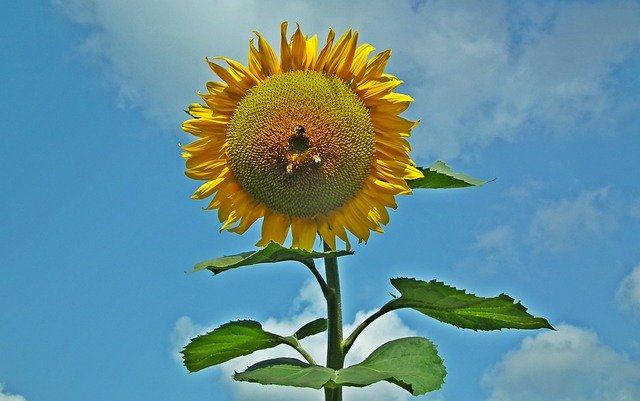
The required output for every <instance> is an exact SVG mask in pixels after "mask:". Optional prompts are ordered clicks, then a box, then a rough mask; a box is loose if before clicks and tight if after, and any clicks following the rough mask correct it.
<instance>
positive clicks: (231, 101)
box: [182, 22, 422, 250]
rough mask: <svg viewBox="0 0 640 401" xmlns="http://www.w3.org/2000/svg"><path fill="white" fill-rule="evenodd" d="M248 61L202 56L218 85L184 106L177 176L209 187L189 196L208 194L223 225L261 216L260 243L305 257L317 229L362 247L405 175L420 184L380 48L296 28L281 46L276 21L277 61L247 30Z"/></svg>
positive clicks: (405, 190)
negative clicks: (182, 173)
mask: <svg viewBox="0 0 640 401" xmlns="http://www.w3.org/2000/svg"><path fill="white" fill-rule="evenodd" d="M256 36H257V39H258V46H257V48H256V46H255V45H254V42H253V40H251V41H250V42H249V66H248V67H245V66H243V65H242V64H240V63H238V62H236V61H233V60H230V59H227V58H225V57H216V58H215V59H214V60H216V61H217V60H221V61H223V62H225V63H226V64H227V65H228V67H227V68H225V67H222V66H220V65H218V64H216V63H215V62H212V61H210V60H208V59H207V62H208V63H209V66H210V67H211V69H212V70H213V72H214V73H215V74H216V75H217V76H218V77H220V79H221V80H222V81H223V82H208V83H207V89H208V93H206V94H200V96H201V97H202V99H203V100H204V102H205V104H204V105H201V104H192V105H190V106H189V111H188V112H189V114H190V115H191V116H192V117H193V119H190V120H187V121H185V122H184V123H183V124H182V129H183V130H185V131H187V132H189V133H191V134H193V135H195V136H197V137H199V138H200V139H198V140H196V141H195V142H193V143H191V144H189V145H186V146H183V149H184V151H185V153H184V154H183V156H184V157H185V158H186V167H187V170H186V175H187V176H189V177H190V178H193V179H196V180H204V181H206V182H205V183H204V184H203V185H202V186H201V187H200V188H198V190H197V191H196V192H195V193H194V194H193V196H192V197H193V198H194V199H204V198H207V197H209V196H212V195H213V200H212V201H211V203H210V204H209V206H208V207H207V209H218V217H219V219H220V222H221V223H223V225H222V228H221V229H220V231H222V230H224V229H227V230H229V231H233V232H236V233H239V234H242V233H244V232H245V231H246V230H247V229H248V228H249V227H250V226H251V225H252V224H253V223H255V222H256V221H257V220H258V219H260V218H263V221H262V238H261V239H260V241H258V243H257V244H256V245H259V246H264V245H266V244H268V243H269V242H270V241H275V242H277V243H279V244H282V243H283V242H284V241H285V239H286V237H287V235H288V233H289V230H291V236H292V240H293V246H294V247H297V248H302V249H306V250H310V249H312V248H313V245H314V242H315V239H316V236H317V234H320V236H321V237H322V239H323V240H324V241H325V242H326V243H327V244H328V245H329V246H330V247H331V249H336V237H338V238H340V239H341V240H342V241H344V242H345V244H346V246H347V248H349V247H350V244H349V238H348V237H347V231H349V232H351V233H352V234H353V235H354V236H355V237H357V238H358V240H359V241H367V240H368V238H369V233H370V231H377V232H382V228H381V224H387V223H388V221H389V214H388V213H387V210H386V208H394V209H395V208H396V203H395V199H394V196H395V195H399V194H409V193H411V190H410V188H409V187H408V186H407V183H406V181H405V180H408V179H415V178H420V177H422V173H421V172H420V171H419V170H418V169H416V168H415V164H414V163H413V161H412V160H411V159H410V158H409V155H408V152H409V150H410V148H409V144H408V142H407V140H406V138H407V137H408V136H409V134H410V131H411V129H412V128H413V127H415V126H416V125H417V122H414V121H409V120H407V119H404V118H402V117H400V116H399V114H400V113H402V112H403V111H404V110H406V109H407V107H408V106H409V104H410V103H411V102H412V101H413V99H412V98H411V97H409V96H407V95H403V94H399V93H394V92H393V90H394V89H395V88H396V87H397V86H398V85H400V84H401V83H402V81H400V80H399V79H397V78H396V77H394V76H392V75H389V74H385V73H384V68H385V66H386V64H387V61H388V60H389V57H390V56H391V51H390V50H387V51H384V52H382V53H379V54H377V55H376V56H374V57H373V58H371V59H369V55H370V54H371V52H372V51H373V50H374V48H373V47H372V46H371V45H369V44H363V45H360V46H357V41H358V33H357V32H352V31H351V30H348V31H347V32H345V33H344V35H342V37H341V38H340V39H338V41H337V42H336V43H335V46H334V38H335V33H334V32H333V30H330V31H329V35H328V37H327V41H326V44H325V45H324V47H323V48H322V49H320V51H319V52H318V38H317V36H313V37H311V38H307V37H306V36H305V35H303V34H302V32H301V30H300V27H299V26H298V28H297V29H296V31H295V33H294V34H293V37H292V38H291V40H288V39H287V23H286V22H285V23H283V24H282V26H281V44H280V59H278V57H277V56H276V54H275V52H274V51H273V49H272V48H271V46H270V45H269V44H268V43H267V42H266V41H265V40H264V38H262V36H260V34H258V33H256Z"/></svg>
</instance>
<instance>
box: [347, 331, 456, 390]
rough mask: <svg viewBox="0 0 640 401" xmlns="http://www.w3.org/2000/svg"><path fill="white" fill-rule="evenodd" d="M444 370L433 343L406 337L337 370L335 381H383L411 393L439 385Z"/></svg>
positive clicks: (360, 384) (350, 383) (352, 383)
mask: <svg viewBox="0 0 640 401" xmlns="http://www.w3.org/2000/svg"><path fill="white" fill-rule="evenodd" d="M446 374H447V372H446V369H445V367H444V364H443V361H442V358H440V357H439V356H438V352H437V350H436V347H435V346H434V345H433V343H432V342H431V341H429V340H427V339H426V338H421V337H408V338H400V339H397V340H393V341H389V342H388V343H385V344H383V345H381V346H380V347H379V348H378V349H376V350H375V351H373V352H372V353H371V355H369V356H368V357H367V359H365V360H364V361H362V362H360V363H358V364H356V365H353V366H349V367H348V368H344V369H340V370H339V371H338V374H337V377H336V379H335V383H336V384H337V385H342V386H355V387H363V386H368V385H370V384H373V383H376V382H379V381H382V380H386V381H388V382H390V383H393V384H396V385H398V386H400V387H402V388H403V389H405V390H407V391H408V392H410V393H411V394H413V395H421V394H425V393H427V392H429V391H434V390H437V389H439V388H440V386H442V383H444V377H445V376H446Z"/></svg>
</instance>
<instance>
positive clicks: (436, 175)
mask: <svg viewBox="0 0 640 401" xmlns="http://www.w3.org/2000/svg"><path fill="white" fill-rule="evenodd" d="M418 170H420V171H421V172H422V174H424V177H423V178H417V179H415V180H407V184H408V185H409V188H411V189H418V188H431V189H435V188H463V187H473V186H478V185H484V184H486V183H487V182H489V181H482V180H478V179H476V178H471V177H469V176H468V175H465V174H462V173H454V172H453V171H452V170H451V168H450V167H449V166H447V165H446V164H444V163H443V162H441V161H437V162H435V163H433V164H432V165H431V166H429V167H428V168H424V167H418Z"/></svg>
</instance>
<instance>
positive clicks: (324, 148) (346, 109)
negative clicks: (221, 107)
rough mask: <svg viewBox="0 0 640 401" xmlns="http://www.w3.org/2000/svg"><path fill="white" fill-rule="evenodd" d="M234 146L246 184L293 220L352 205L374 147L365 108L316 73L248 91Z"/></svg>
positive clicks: (280, 78) (232, 135) (233, 129)
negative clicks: (348, 202) (350, 200)
mask: <svg viewBox="0 0 640 401" xmlns="http://www.w3.org/2000/svg"><path fill="white" fill-rule="evenodd" d="M228 141H229V149H228V151H227V154H228V155H229V162H230V164H231V170H232V171H233V173H234V174H235V176H236V179H237V180H238V182H239V183H240V185H242V187H243V188H244V189H245V190H246V191H247V192H249V193H250V194H251V195H252V196H253V197H254V198H255V199H256V200H257V201H259V202H262V203H264V204H265V205H266V206H267V207H269V208H271V209H274V210H276V211H278V212H280V213H283V214H286V215H289V216H293V217H314V216H317V215H320V214H327V213H329V212H331V211H332V210H335V209H337V208H339V207H340V206H343V205H344V204H345V203H346V202H347V201H348V200H349V199H351V198H352V197H353V196H354V195H355V194H356V193H357V192H358V191H359V190H360V189H361V188H362V183H363V182H364V180H365V178H366V177H367V175H368V174H369V171H370V169H371V161H372V159H373V152H374V144H375V140H374V134H373V126H372V124H371V120H370V118H369V112H368V111H367V109H366V107H365V106H364V104H363V103H362V101H360V99H359V98H358V97H357V96H356V95H355V94H354V93H353V91H352V90H351V89H350V88H349V87H348V86H347V85H346V84H345V83H344V82H343V81H342V80H340V79H338V78H336V77H327V76H326V75H324V74H320V73H317V72H313V71H293V72H288V73H285V74H282V75H276V76H273V77H271V78H269V79H268V80H267V81H265V82H264V83H262V84H261V85H259V86H256V87H254V88H252V89H251V90H249V91H248V92H247V94H246V96H245V97H244V98H243V99H242V100H241V101H240V103H239V104H238V108H237V109H236V111H235V113H234V115H233V118H232V119H231V124H230V125H229V139H228Z"/></svg>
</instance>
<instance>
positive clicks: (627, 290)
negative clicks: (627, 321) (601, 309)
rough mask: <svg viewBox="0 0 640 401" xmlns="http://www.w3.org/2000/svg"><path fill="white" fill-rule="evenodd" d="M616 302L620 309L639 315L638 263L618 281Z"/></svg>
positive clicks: (639, 286) (639, 269)
mask: <svg viewBox="0 0 640 401" xmlns="http://www.w3.org/2000/svg"><path fill="white" fill-rule="evenodd" d="M616 302H617V303H618V305H619V306H620V308H621V309H623V310H625V311H629V312H631V313H635V314H637V315H638V316H640V265H639V266H636V268H635V269H633V270H632V271H631V273H629V275H627V276H626V277H625V278H624V279H622V282H620V285H619V286H618V290H617V291H616Z"/></svg>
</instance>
